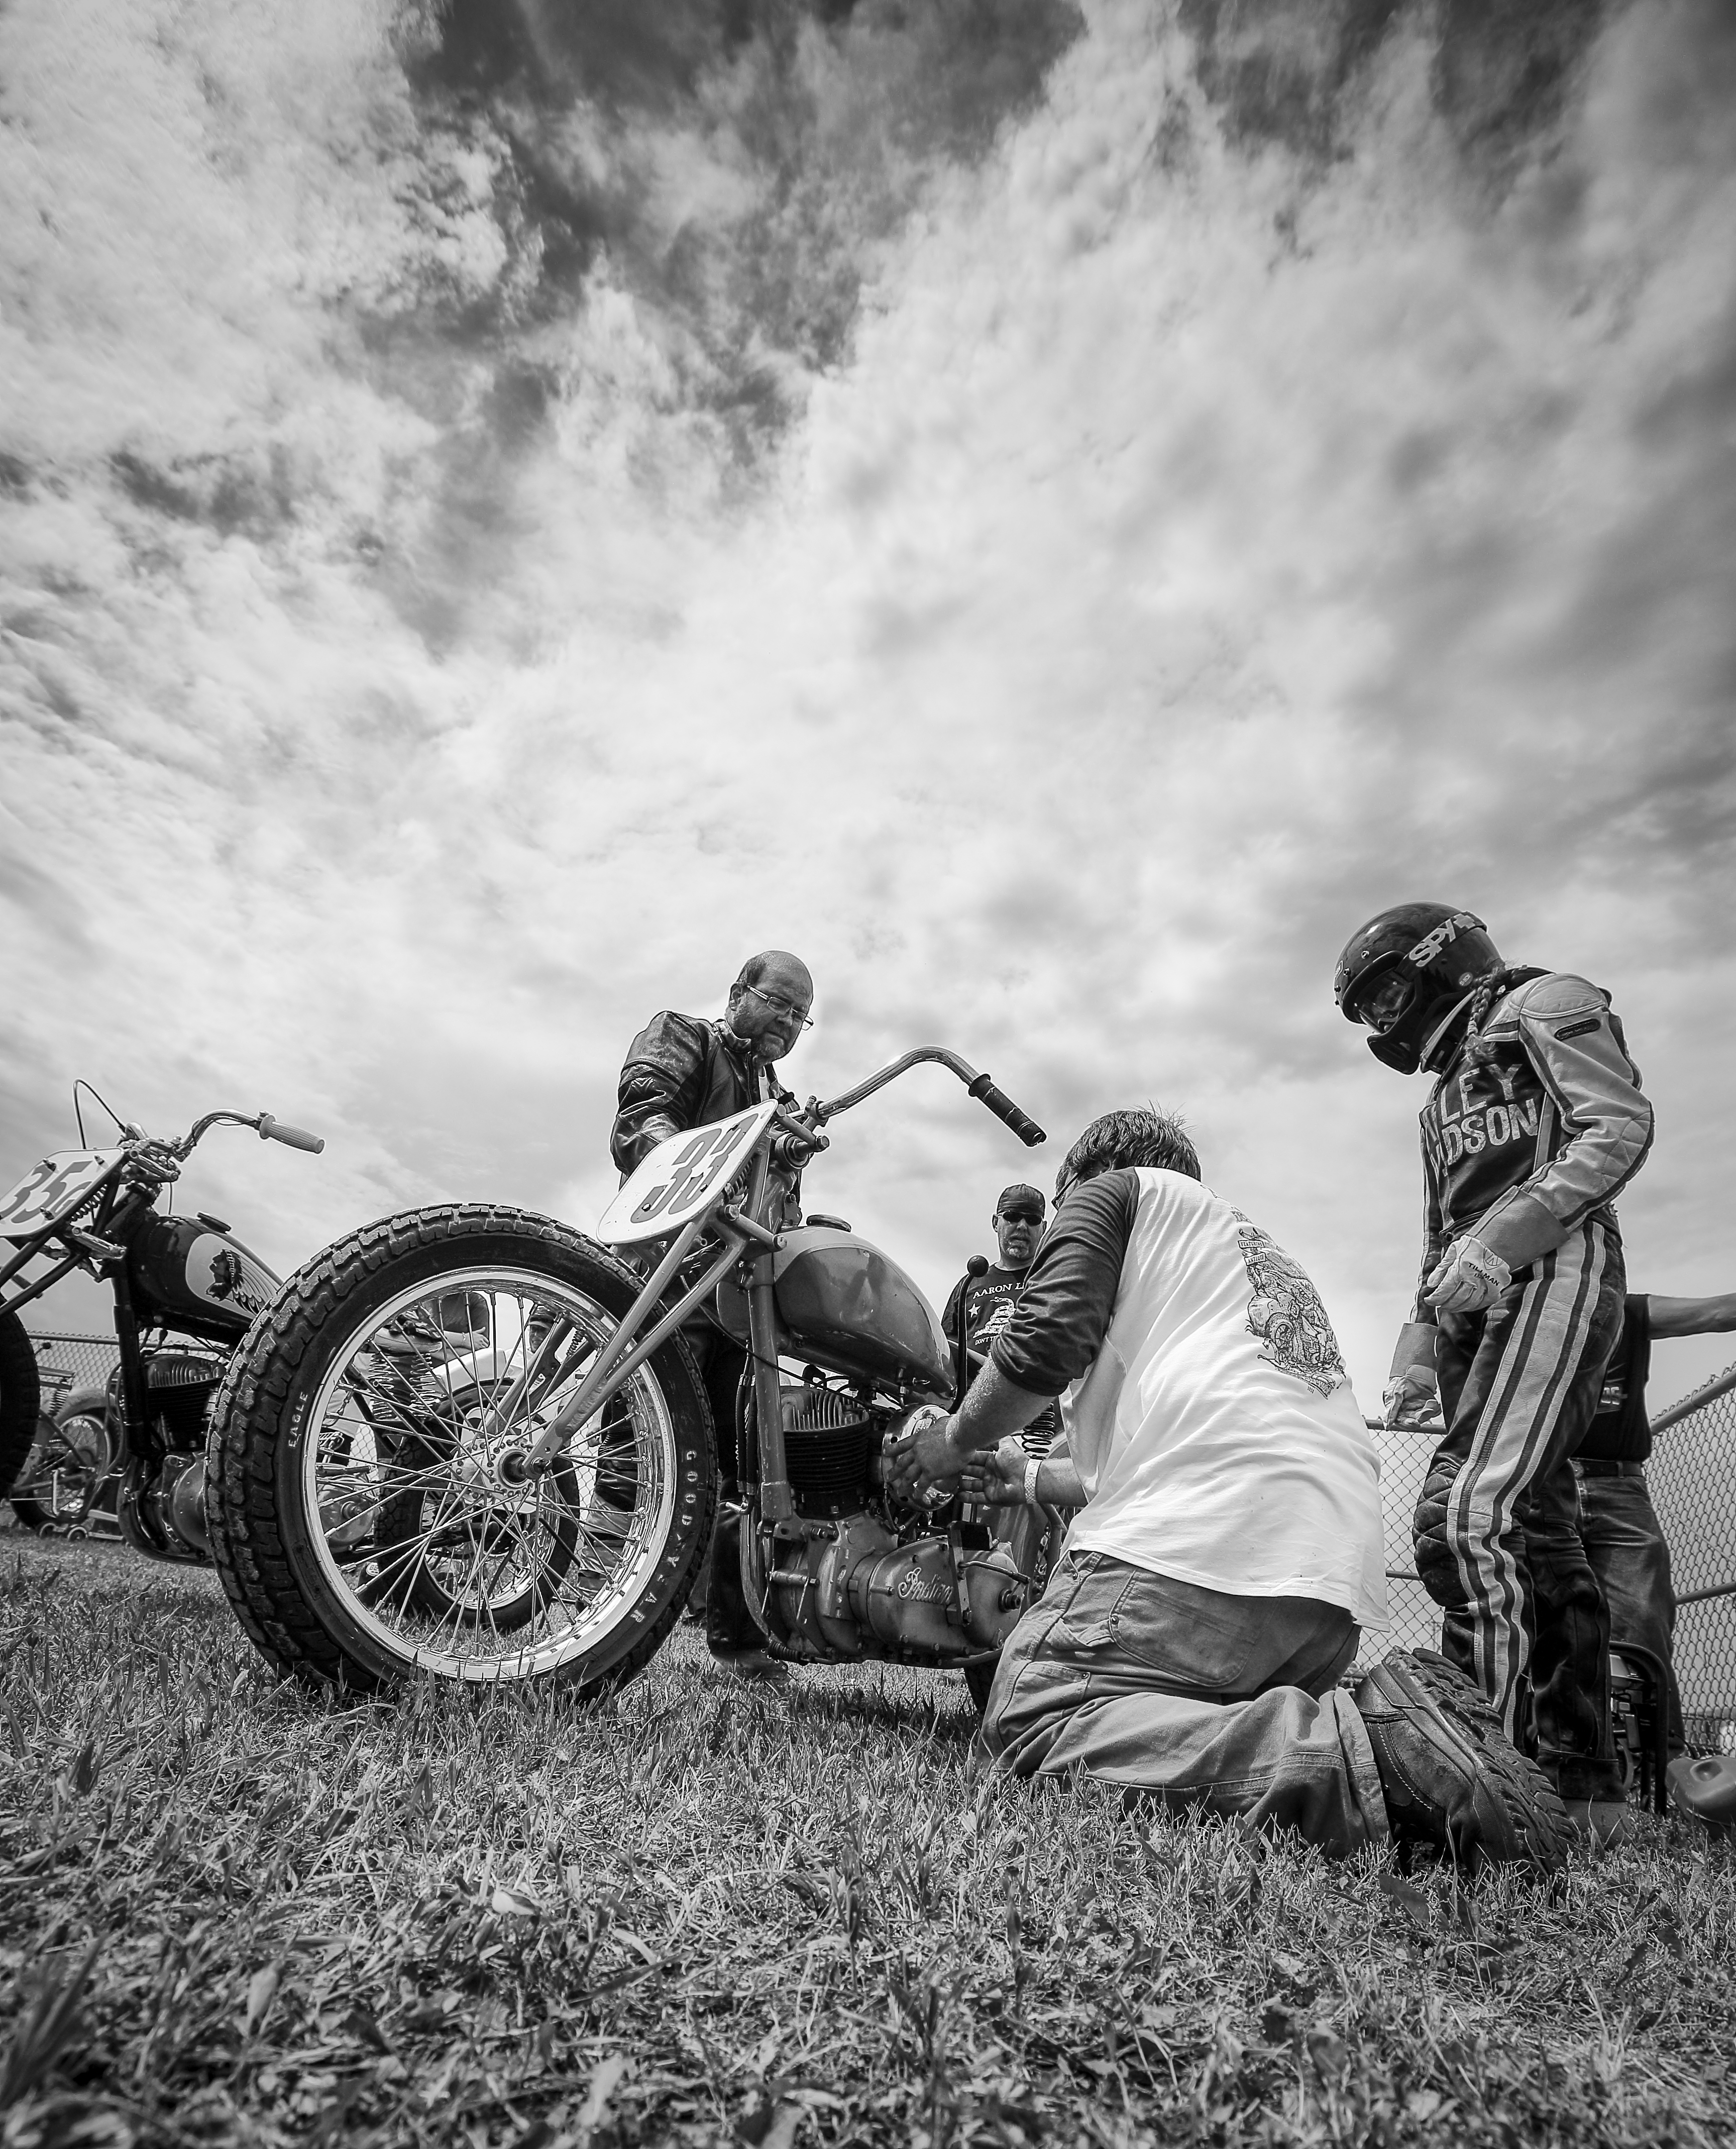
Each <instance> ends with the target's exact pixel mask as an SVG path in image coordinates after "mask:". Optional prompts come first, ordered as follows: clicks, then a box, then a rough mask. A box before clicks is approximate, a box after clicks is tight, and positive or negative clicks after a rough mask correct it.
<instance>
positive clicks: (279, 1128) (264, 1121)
mask: <svg viewBox="0 0 1736 2149" xmlns="http://www.w3.org/2000/svg"><path fill="white" fill-rule="evenodd" d="M259 1139H260V1140H261V1141H280V1142H282V1143H283V1145H284V1146H285V1148H287V1149H304V1150H308V1151H309V1154H310V1155H314V1156H318V1155H319V1152H320V1151H321V1150H323V1149H324V1147H325V1136H324V1135H310V1134H309V1132H308V1130H307V1129H306V1128H305V1127H292V1126H288V1125H285V1124H284V1122H283V1120H274V1119H273V1117H272V1116H271V1115H270V1113H269V1112H261V1113H260V1115H259Z"/></svg>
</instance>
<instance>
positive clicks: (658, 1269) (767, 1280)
mask: <svg viewBox="0 0 1736 2149" xmlns="http://www.w3.org/2000/svg"><path fill="white" fill-rule="evenodd" d="M924 1062H934V1063H936V1064H939V1065H941V1066H943V1067H946V1068H947V1069H950V1070H951V1072H952V1073H953V1074H955V1075H956V1076H957V1077H958V1079H959V1080H960V1081H961V1082H962V1083H963V1084H964V1085H965V1086H966V1089H967V1090H969V1092H970V1094H971V1096H973V1097H975V1098H976V1099H978V1100H981V1101H982V1102H984V1103H986V1104H987V1105H988V1107H989V1109H990V1110H991V1111H993V1112H995V1114H996V1116H997V1117H999V1118H1002V1119H1005V1120H1007V1123H1008V1124H1009V1125H1016V1123H1018V1122H1020V1121H1022V1122H1023V1127H1022V1128H1021V1130H1020V1139H1021V1140H1023V1141H1024V1142H1025V1143H1026V1145H1027V1146H1030V1145H1032V1144H1034V1143H1036V1142H1039V1141H1041V1140H1042V1139H1043V1135H1042V1131H1041V1129H1040V1128H1037V1127H1036V1126H1035V1125H1033V1124H1032V1123H1031V1122H1030V1121H1028V1120H1024V1119H1023V1115H1021V1114H1018V1113H1016V1111H1014V1110H1013V1108H1011V1105H1010V1101H1009V1100H1006V1099H1005V1098H1003V1097H1001V1094H1000V1092H999V1091H997V1090H996V1089H995V1088H994V1086H993V1085H992V1083H991V1080H990V1078H989V1077H988V1075H984V1074H979V1073H978V1072H977V1070H976V1069H975V1068H973V1067H972V1066H971V1064H970V1063H969V1061H968V1060H966V1059H963V1058H962V1057H961V1055H960V1054H958V1053H956V1052H952V1051H950V1050H948V1049H946V1047H945V1046H944V1045H938V1044H923V1045H918V1046H916V1048H915V1049H913V1050H911V1051H909V1052H906V1053H903V1054H901V1055H900V1056H899V1058H897V1059H895V1060H892V1061H891V1062H890V1063H889V1064H887V1065H886V1066H885V1067H882V1068H881V1069H878V1070H877V1071H876V1073H874V1074H872V1075H869V1076H868V1077H867V1079H866V1080H865V1081H862V1082H859V1083H858V1084H857V1085H855V1088H854V1089H852V1090H845V1092H844V1093H843V1095H840V1096H837V1097H834V1098H832V1099H830V1100H829V1101H828V1102H826V1103H824V1104H822V1103H821V1102H820V1100H819V1099H818V1098H817V1097H816V1098H811V1099H810V1100H809V1102H808V1104H807V1105H805V1107H804V1109H803V1110H802V1112H801V1114H800V1117H792V1116H791V1115H790V1114H789V1113H788V1112H785V1111H783V1110H779V1111H778V1112H777V1113H776V1114H775V1115H774V1116H773V1117H772V1118H771V1119H770V1120H768V1121H767V1122H766V1125H765V1127H764V1128H763V1129H762V1130H761V1131H760V1135H759V1136H758V1138H757V1140H755V1144H754V1146H753V1148H752V1150H750V1153H749V1155H748V1158H747V1159H746V1160H745V1162H744V1165H743V1166H742V1167H741V1170H737V1171H736V1172H735V1173H734V1174H732V1175H731V1177H730V1180H729V1181H728V1182H727V1183H726V1184H725V1185H724V1186H721V1187H720V1188H719V1189H718V1190H717V1191H716V1192H715V1194H714V1195H711V1196H710V1198H709V1199H708V1200H707V1201H706V1202H705V1205H704V1206H703V1207H702V1208H701V1209H700V1210H698V1211H697V1212H696V1213H695V1215H692V1216H690V1218H689V1219H688V1220H687V1221H686V1223H685V1224H684V1225H681V1226H680V1228H679V1230H677V1231H675V1232H674V1233H673V1234H672V1235H671V1236H670V1240H669V1241H668V1243H667V1246H666V1247H665V1251H664V1253H663V1255H662V1257H661V1258H660V1260H659V1261H658V1263H657V1265H656V1266H655V1269H654V1270H653V1271H652V1272H651V1274H650V1276H649V1277H648V1278H647V1279H646V1281H645V1283H644V1284H643V1285H642V1286H641V1287H640V1291H639V1292H638V1295H637V1296H635V1299H634V1301H633V1303H632V1305H631V1306H630V1307H629V1308H628V1309H627V1311H626V1312H625V1315H624V1316H622V1318H621V1321H620V1326H618V1327H617V1328H616V1330H615V1334H614V1335H613V1336H610V1339H609V1341H608V1342H607V1343H606V1344H605V1346H603V1348H602V1349H601V1350H600V1351H599V1352H598V1353H597V1356H596V1357H595V1359H594V1360H593V1361H592V1362H591V1364H590V1366H588V1367H587V1368H586V1370H585V1375H584V1376H583V1378H582V1379H581V1380H580V1384H579V1386H578V1387H577V1389H576V1390H575V1391H574V1393H573V1395H572V1396H571V1397H570V1398H569V1400H568V1402H566V1403H565V1404H564V1405H563V1406H562V1407H561V1409H560V1411H559V1412H558V1413H557V1415H556V1416H555V1417H554V1418H553V1419H552V1420H551V1421H550V1422H549V1425H548V1426H547V1427H546V1428H545V1429H544V1432H543V1433H542V1435H541V1437H539V1439H538V1440H537V1442H535V1444H534V1447H531V1448H530V1450H529V1452H528V1453H527V1454H525V1455H524V1457H522V1458H521V1459H520V1461H519V1464H518V1466H517V1470H516V1471H515V1472H514V1474H515V1475H517V1474H520V1473H522V1474H523V1475H524V1476H527V1477H528V1476H531V1475H534V1474H540V1473H542V1472H546V1471H548V1470H550V1469H552V1468H553V1467H554V1464H555V1462H556V1461H557V1459H558V1458H559V1457H560V1456H561V1455H562V1454H564V1452H565V1450H566V1448H567V1447H568V1444H569V1442H570V1441H571V1439H572V1437H573V1436H574V1433H575V1432H577V1430H578V1428H579V1427H580V1426H581V1425H582V1424H584V1423H585V1420H586V1419H587V1418H589V1417H592V1416H594V1415H595V1412H598V1411H600V1410H601V1409H602V1408H603V1407H604V1406H605V1404H606V1403H607V1402H609V1401H610V1398H611V1397H613V1396H615V1395H616V1394H617V1393H618V1392H620V1389H621V1388H622V1387H625V1384H626V1382H628V1381H629V1380H630V1379H631V1378H632V1376H633V1375H634V1374H635V1372H636V1371H638V1369H639V1368H640V1366H642V1365H643V1364H644V1363H645V1361H646V1359H648V1358H649V1357H650V1356H651V1355H652V1353H653V1352H654V1351H657V1350H658V1349H660V1347H661V1346H662V1345H663V1344H664V1343H665V1342H666V1341H668V1339H669V1338H670V1336H673V1335H674V1334H675V1331H677V1330H678V1329H679V1328H680V1326H682V1324H683V1323H684V1322H685V1321H687V1320H688V1319H689V1318H690V1316H692V1315H693V1314H694V1313H695V1312H697V1311H698V1310H699V1308H700V1306H703V1305H704V1304H705V1301H706V1300H707V1299H708V1298H709V1297H710V1295H711V1294H712V1292H713V1291H715V1290H716V1288H717V1286H719V1284H720V1283H721V1282H722V1281H724V1279H725V1276H728V1275H729V1274H730V1271H731V1270H739V1271H740V1280H741V1281H742V1283H743V1285H744V1286H745V1292H746V1297H747V1324H748V1357H749V1362H750V1365H751V1366H752V1369H753V1382H754V1405H755V1409H754V1416H755V1434H756V1442H755V1446H756V1454H755V1472H754V1474H753V1477H752V1478H751V1479H750V1480H749V1481H747V1482H751V1483H752V1484H753V1485H754V1486H755V1490H756V1492H757V1497H758V1510H759V1512H758V1516H757V1518H756V1519H757V1527H755V1528H751V1529H750V1528H746V1527H744V1528H743V1530H742V1532H741V1580H742V1593H743V1597H744V1599H745V1603H746V1605H747V1608H748V1610H749V1612H750V1614H751V1615H752V1617H753V1619H754V1622H755V1624H756V1625H757V1626H758V1627H759V1628H760V1632H761V1633H762V1634H763V1635H764V1636H765V1641H766V1643H767V1645H768V1647H769V1648H771V1649H772V1650H773V1651H774V1652H775V1653H777V1654H779V1655H785V1654H787V1653H788V1651H787V1649H786V1648H785V1638H784V1636H783V1635H781V1634H780V1633H778V1632H777V1631H776V1630H775V1627H774V1624H773V1617H774V1615H772V1614H771V1613H770V1598H769V1587H770V1569H771V1564H772V1563H771V1562H770V1559H769V1558H768V1557H767V1555H768V1552H769V1550H770V1546H771V1545H772V1544H774V1543H775V1542H776V1540H777V1539H779V1538H795V1539H800V1538H804V1537H805V1536H807V1535H808V1534H809V1533H810V1527H818V1526H810V1525H807V1524H805V1523H803V1522H801V1521H800V1518H799V1517H797V1516H796V1513H795V1496H794V1494H793V1493H792V1492H791V1490H790V1475H789V1462H788V1457H787V1451H786V1449H785V1442H784V1413H783V1396H782V1382H781V1379H780V1372H779V1366H778V1355H779V1354H778V1321H777V1301H776V1296H775V1291H774V1287H773V1256H775V1254H776V1253H777V1252H778V1251H779V1250H780V1248H781V1247H782V1246H785V1244H786V1243H787V1241H786V1238H785V1234H784V1233H782V1232H781V1231H772V1230H770V1229H769V1228H768V1227H767V1225H766V1223H765V1211H766V1210H767V1208H768V1206H769V1200H768V1195H769V1190H770V1189H772V1188H773V1187H776V1188H777V1189H778V1190H780V1191H784V1190H787V1189H788V1187H789V1186H790V1185H793V1184H794V1180H795V1173H790V1175H788V1176H787V1177H786V1176H785V1174H784V1172H782V1171H781V1170H775V1169H774V1167H773V1164H772V1157H773V1154H774V1151H775V1149H776V1148H777V1147H778V1145H780V1143H781V1144H782V1145H784V1147H785V1154H786V1155H787V1156H788V1158H789V1160H790V1162H792V1163H794V1164H795V1166H796V1170H797V1171H799V1170H800V1168H801V1166H802V1165H804V1164H805V1163H806V1162H807V1161H808V1160H809V1159H810V1158H811V1156H813V1155H815V1154H816V1153H817V1152H818V1151H820V1150H823V1149H825V1148H826V1147H827V1146H828V1142H827V1139H826V1137H825V1135H823V1134H822V1133H821V1132H820V1129H821V1128H822V1127H824V1125H825V1123H826V1121H827V1120H830V1119H831V1118H833V1117H835V1115H836V1114H838V1113H840V1112H844V1111H848V1110H850V1107H851V1106H852V1105H859V1104H860V1103H861V1102H862V1101H863V1100H864V1099H865V1098H867V1097H871V1096H872V1095H874V1094H875V1092H876V1090H883V1089H884V1088H885V1087H886V1085H887V1084H888V1083H889V1082H891V1081H894V1080H896V1079H897V1077H898V1076H899V1075H902V1074H904V1073H905V1072H906V1069H909V1068H911V1067H915V1066H918V1065H921V1064H923V1063H924ZM1010 1113H1011V1117H1009V1114H1010ZM1024 1129H1028V1130H1029V1131H1024ZM804 1150H805V1152H806V1155H800V1152H802V1151H804ZM742 1170H745V1171H746V1172H747V1173H748V1174H749V1184H748V1188H747V1191H746V1193H745V1195H744V1196H743V1198H742V1200H741V1201H740V1204H739V1205H731V1203H730V1188H731V1187H733V1186H736V1185H740V1179H741V1171H742ZM706 1236H712V1237H715V1239H716V1240H718V1241H720V1245H719V1247H718V1251H717V1252H716V1254H715V1257H714V1258H713V1259H712V1260H711V1261H710V1262H709V1263H708V1264H707V1266H705V1270H704V1271H703V1272H702V1273H701V1274H700V1276H699V1277H698V1279H697V1280H696V1281H695V1282H694V1283H692V1284H690V1286H688V1287H687V1288H686V1289H685V1291H683V1292H682V1294H681V1296H680V1297H679V1298H678V1299H677V1300H676V1301H675V1304H674V1305H673V1306H670V1308H669V1310H668V1311H666V1312H665V1313H664V1314H662V1315H661V1316H660V1317H659V1318H657V1319H656V1320H655V1321H651V1316H652V1314H653V1313H654V1311H655V1309H656V1307H657V1306H658V1304H659V1303H660V1301H661V1299H662V1297H663V1294H664V1293H665V1291H667V1289H668V1288H669V1286H670V1283H671V1282H672V1281H674V1280H675V1276H677V1274H678V1273H679V1272H680V1268H681V1266H682V1264H683V1263H684V1262H685V1261H686V1259H687V1257H688V1256H689V1254H690V1252H691V1251H692V1250H693V1248H694V1247H695V1246H697V1245H698V1244H699V1243H700V1241H701V1240H702V1239H703V1238H705V1237H706ZM648 1243H650V1244H651V1245H656V1244H657V1243H659V1242H658V1241H656V1240H652V1241H649V1242H648ZM647 1321H651V1325H650V1328H649V1329H646V1327H645V1324H646V1322H647ZM642 1330H644V1331H645V1332H644V1333H643V1334H641V1332H640V1331H642ZM562 1341H564V1332H563V1324H560V1323H557V1324H556V1325H555V1326H554V1328H553V1329H551V1330H550V1331H549V1334H548V1335H547V1336H545V1337H544V1339H543V1342H542V1345H541V1346H540V1347H539V1350H538V1351H537V1353H536V1356H535V1357H534V1359H533V1360H532V1361H531V1363H530V1364H529V1366H526V1367H525V1369H524V1372H523V1373H522V1374H521V1375H520V1376H519V1378H518V1379H517V1380H515V1381H514V1382H513V1384H512V1387H511V1388H510V1389H509V1391H508V1392H507V1394H506V1395H505V1396H504V1397H502V1398H501V1399H500V1401H499V1402H497V1403H495V1404H494V1406H492V1408H491V1412H490V1417H491V1418H492V1419H493V1420H494V1422H495V1423H497V1424H498V1423H499V1422H504V1421H507V1420H509V1418H510V1417H511V1414H512V1412H514V1411H515V1410H516V1409H517V1408H518V1407H519V1404H520V1402H522V1400H523V1398H524V1394H525V1392H526V1391H527V1390H528V1389H529V1388H530V1387H531V1386H532V1384H533V1383H534V1381H535V1379H536V1376H537V1375H538V1373H539V1371H540V1370H541V1368H542V1367H543V1366H544V1362H545V1361H546V1360H547V1359H548V1358H549V1356H550V1355H551V1354H552V1353H553V1352H554V1351H558V1350H559V1346H560V1344H561V1342H562ZM964 1382H965V1384H966V1385H967V1384H968V1360H967V1361H966V1373H965V1376H964ZM994 1653H995V1652H994V1651H992V1650H990V1651H987V1652H985V1653H984V1655H985V1656H992V1655H994ZM962 1661H966V1660H965V1659H961V1662H962ZM969 1661H971V1662H976V1661H978V1659H977V1658H971V1659H969Z"/></svg>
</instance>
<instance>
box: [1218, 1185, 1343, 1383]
mask: <svg viewBox="0 0 1736 2149" xmlns="http://www.w3.org/2000/svg"><path fill="white" fill-rule="evenodd" d="M1230 1214H1231V1215H1232V1216H1233V1217H1234V1218H1235V1219H1236V1222H1237V1232H1236V1243H1237V1245H1238V1246H1240V1247H1241V1249H1242V1266H1244V1267H1245V1268H1246V1269H1247V1279H1248V1281H1249V1282H1250V1283H1251V1284H1252V1286H1253V1287H1254V1295H1253V1296H1252V1298H1251V1299H1250V1300H1249V1301H1248V1302H1247V1332H1248V1334H1249V1335H1250V1336H1258V1337H1259V1339H1260V1356H1262V1358H1264V1359H1265V1360H1266V1361H1267V1363H1268V1364H1270V1365H1273V1366H1277V1369H1278V1371H1280V1372H1281V1373H1288V1374H1290V1375H1292V1376H1293V1377H1294V1378H1295V1379H1297V1380H1298V1381H1306V1382H1307V1384H1308V1386H1309V1387H1311V1388H1312V1389H1313V1390H1314V1391H1315V1392H1316V1393H1317V1395H1322V1396H1329V1395H1330V1394H1331V1393H1332V1391H1333V1389H1334V1388H1336V1387H1337V1386H1338V1385H1339V1383H1340V1382H1342V1381H1344V1380H1347V1378H1348V1377H1349V1376H1348V1375H1347V1373H1346V1371H1345V1370H1344V1359H1343V1356H1342V1353H1341V1351H1339V1349H1338V1339H1337V1336H1335V1335H1333V1333H1332V1322H1331V1321H1328V1320H1327V1313H1326V1308H1325V1307H1324V1306H1322V1304H1321V1302H1320V1293H1319V1292H1318V1291H1316V1290H1315V1288H1314V1286H1313V1285H1312V1282H1311V1281H1309V1279H1308V1277H1307V1273H1306V1272H1305V1271H1303V1269H1302V1267H1301V1266H1300V1265H1299V1264H1298V1263H1297V1262H1296V1261H1292V1259H1291V1258H1290V1256H1289V1255H1288V1254H1287V1253H1286V1252H1285V1251H1284V1250H1283V1248H1282V1246H1277V1245H1276V1244H1275V1243H1274V1242H1273V1241H1272V1240H1271V1239H1269V1238H1268V1237H1267V1235H1266V1233H1265V1232H1264V1231H1262V1230H1261V1229H1260V1228H1259V1226H1258V1225H1257V1224H1251V1223H1249V1221H1248V1220H1247V1217H1246V1216H1244V1215H1242V1211H1241V1210H1239V1209H1232V1210H1231V1211H1230Z"/></svg>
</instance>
